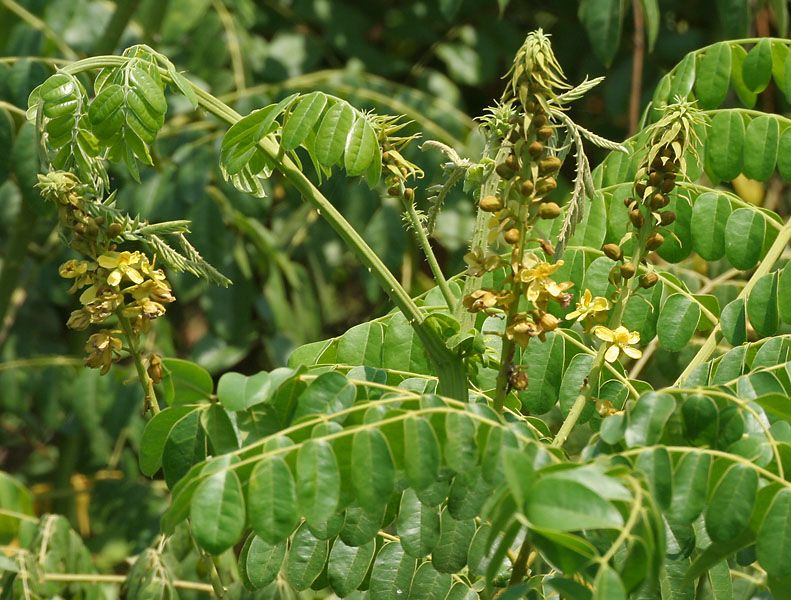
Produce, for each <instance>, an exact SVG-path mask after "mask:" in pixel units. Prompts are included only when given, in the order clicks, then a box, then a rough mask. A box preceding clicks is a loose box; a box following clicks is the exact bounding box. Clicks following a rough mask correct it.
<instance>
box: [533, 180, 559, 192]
mask: <svg viewBox="0 0 791 600" xmlns="http://www.w3.org/2000/svg"><path fill="white" fill-rule="evenodd" d="M557 187H558V182H557V181H555V178H554V177H544V178H543V179H539V180H538V183H537V184H536V192H537V193H538V194H539V195H540V196H545V195H546V194H548V193H549V192H551V191H553V190H554V189H555V188H557Z"/></svg>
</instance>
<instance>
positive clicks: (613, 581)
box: [593, 565, 626, 600]
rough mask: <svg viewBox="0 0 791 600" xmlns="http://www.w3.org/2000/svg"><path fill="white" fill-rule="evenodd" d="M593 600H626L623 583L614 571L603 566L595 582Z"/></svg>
mask: <svg viewBox="0 0 791 600" xmlns="http://www.w3.org/2000/svg"><path fill="white" fill-rule="evenodd" d="M593 600H626V590H625V589H624V587H623V582H622V581H621V578H620V577H619V576H618V573H616V572H615V571H614V570H613V569H611V568H610V567H609V566H608V565H602V566H601V567H600V568H599V572H598V573H596V579H594V580H593Z"/></svg>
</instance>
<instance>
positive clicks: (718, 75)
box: [695, 42, 731, 109]
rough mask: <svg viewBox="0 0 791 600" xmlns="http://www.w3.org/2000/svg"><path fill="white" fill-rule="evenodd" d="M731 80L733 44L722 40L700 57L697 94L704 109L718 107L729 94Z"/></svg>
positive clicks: (696, 81)
mask: <svg viewBox="0 0 791 600" xmlns="http://www.w3.org/2000/svg"><path fill="white" fill-rule="evenodd" d="M730 80H731V46H730V44H728V43H727V42H720V43H719V44H714V45H713V46H711V47H709V48H708V49H707V50H706V52H704V53H703V55H702V56H701V57H700V62H699V63H698V67H697V76H696V78H695V96H696V97H697V99H698V102H699V103H700V107H701V108H703V109H711V108H717V107H718V106H719V105H720V104H722V102H723V100H725V97H726V96H727V95H728V84H729V83H730Z"/></svg>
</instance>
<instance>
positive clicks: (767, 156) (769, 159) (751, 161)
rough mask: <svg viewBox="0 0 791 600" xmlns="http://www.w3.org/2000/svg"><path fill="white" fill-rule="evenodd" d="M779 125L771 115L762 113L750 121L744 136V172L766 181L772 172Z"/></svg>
mask: <svg viewBox="0 0 791 600" xmlns="http://www.w3.org/2000/svg"><path fill="white" fill-rule="evenodd" d="M779 137H780V126H779V124H778V122H777V119H776V118H775V117H773V116H769V115H762V116H760V117H757V118H755V119H753V120H752V121H750V124H749V125H748V126H747V131H746V133H745V137H744V174H745V175H746V176H747V177H749V178H751V179H757V180H758V181H766V180H767V179H769V177H770V176H771V175H772V173H774V169H775V163H776V162H777V148H778V140H779Z"/></svg>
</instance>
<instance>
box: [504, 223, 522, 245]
mask: <svg viewBox="0 0 791 600" xmlns="http://www.w3.org/2000/svg"><path fill="white" fill-rule="evenodd" d="M503 237H504V238H505V241H506V242H508V243H509V244H516V243H518V242H519V230H518V229H517V228H516V227H512V228H511V229H509V230H508V231H506V232H505V233H504V234H503Z"/></svg>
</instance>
